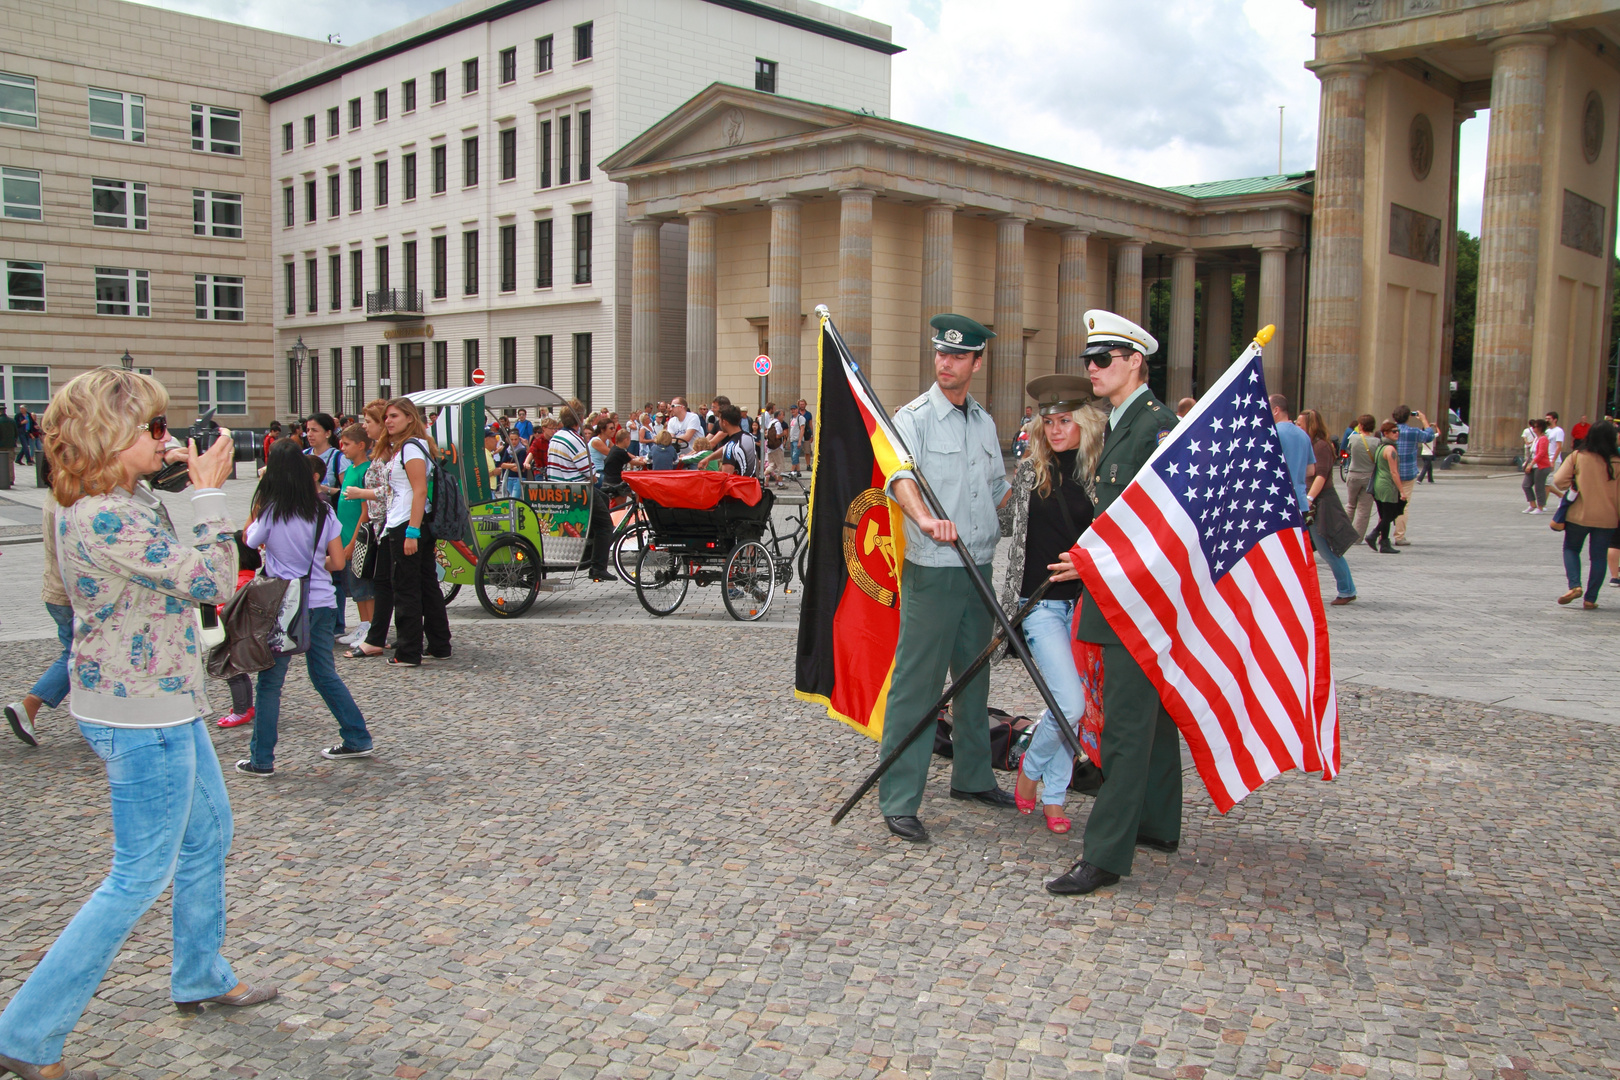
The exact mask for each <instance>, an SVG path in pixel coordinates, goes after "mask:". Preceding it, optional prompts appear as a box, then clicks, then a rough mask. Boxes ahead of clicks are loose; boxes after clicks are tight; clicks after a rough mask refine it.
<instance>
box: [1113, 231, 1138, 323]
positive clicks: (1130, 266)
mask: <svg viewBox="0 0 1620 1080" xmlns="http://www.w3.org/2000/svg"><path fill="white" fill-rule="evenodd" d="M1142 247H1143V244H1142V241H1140V240H1121V241H1120V242H1119V244H1118V245H1117V246H1116V247H1115V250H1114V314H1115V315H1123V316H1125V317H1126V318H1127V319H1129V320H1131V321H1132V322H1136V320H1138V319H1140V318H1141V317H1142ZM1139 325H1140V324H1139Z"/></svg>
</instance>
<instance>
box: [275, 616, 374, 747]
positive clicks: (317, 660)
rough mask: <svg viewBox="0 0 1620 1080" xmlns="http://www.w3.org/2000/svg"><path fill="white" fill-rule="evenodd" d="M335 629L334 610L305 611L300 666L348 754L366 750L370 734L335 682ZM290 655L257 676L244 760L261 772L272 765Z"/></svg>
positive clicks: (345, 689)
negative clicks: (304, 650) (255, 704)
mask: <svg viewBox="0 0 1620 1080" xmlns="http://www.w3.org/2000/svg"><path fill="white" fill-rule="evenodd" d="M336 625H337V608H329V607H327V608H311V609H310V611H309V638H310V641H311V643H312V644H311V645H310V647H309V652H307V653H305V654H304V664H305V667H307V668H308V670H309V682H310V685H311V686H313V687H315V692H316V693H317V694H320V695H321V700H322V701H324V702H326V707H327V708H328V709H330V710H331V712H332V715H333V716H334V717H335V718H336V719H337V722H338V733H339V734H340V735H342V736H343V745H344V746H347V747H349V748H350V749H351V750H370V749H371V732H369V731H367V730H366V718H365V717H363V716H361V715H360V706H358V705H356V704H355V703H354V696H353V695H352V694H350V693H349V688H348V687H347V686H344V685H343V680H342V679H340V678H338V673H337V663H336V662H335V661H334V660H333V659H332V628H333V627H334V626H336ZM292 659H293V658H292V657H291V656H290V655H282V656H277V657H276V662H275V664H273V665H272V666H270V667H268V668H265V669H264V670H263V671H261V672H259V685H258V711H257V712H255V713H254V714H253V742H252V744H251V745H250V748H249V750H248V759H249V760H250V761H252V762H253V764H255V765H257V766H259V767H261V768H269V767H271V766H274V765H275V763H276V724H277V722H278V721H280V719H281V684H282V683H283V682H285V681H286V679H287V667H288V665H289V664H291V663H292Z"/></svg>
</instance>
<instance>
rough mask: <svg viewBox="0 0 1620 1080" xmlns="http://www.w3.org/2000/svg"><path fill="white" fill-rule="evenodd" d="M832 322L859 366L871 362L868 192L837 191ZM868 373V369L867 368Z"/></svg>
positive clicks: (870, 237) (870, 265)
mask: <svg viewBox="0 0 1620 1080" xmlns="http://www.w3.org/2000/svg"><path fill="white" fill-rule="evenodd" d="M833 322H834V324H836V325H837V327H838V331H839V333H841V334H843V335H844V344H845V345H848V346H849V354H850V355H851V356H853V357H854V358H855V361H856V362H857V363H859V364H860V365H861V366H862V367H868V366H869V365H870V364H871V362H872V193H871V192H870V191H867V190H865V189H862V188H847V189H845V190H843V191H840V192H839V193H838V308H837V310H836V311H834V312H833ZM868 377H870V372H868Z"/></svg>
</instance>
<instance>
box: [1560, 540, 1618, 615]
mask: <svg viewBox="0 0 1620 1080" xmlns="http://www.w3.org/2000/svg"><path fill="white" fill-rule="evenodd" d="M1614 532H1615V531H1614V530H1613V529H1593V528H1590V527H1588V526H1586V525H1577V524H1575V523H1574V522H1572V521H1571V522H1566V523H1565V524H1564V576H1565V577H1566V578H1568V579H1569V587H1570V588H1572V589H1578V588H1580V587H1581V545H1582V544H1584V543H1586V538H1587V537H1591V538H1592V546H1591V547H1590V548H1589V549H1588V550H1587V553H1586V557H1587V558H1588V559H1589V560H1591V564H1592V565H1591V568H1590V569H1589V571H1588V572H1587V575H1586V593H1585V596H1586V602H1587V603H1588V604H1595V603H1597V598H1598V590H1599V589H1601V588H1603V576H1604V575H1605V574H1607V573H1608V572H1609V548H1610V547H1611V546H1612V544H1613V541H1614Z"/></svg>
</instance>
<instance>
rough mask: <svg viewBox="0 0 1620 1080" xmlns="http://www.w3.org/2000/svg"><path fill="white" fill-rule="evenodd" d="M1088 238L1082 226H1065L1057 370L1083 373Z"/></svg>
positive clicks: (1060, 265)
mask: <svg viewBox="0 0 1620 1080" xmlns="http://www.w3.org/2000/svg"><path fill="white" fill-rule="evenodd" d="M1086 239H1087V233H1086V232H1085V230H1083V229H1065V230H1064V231H1063V234H1062V236H1061V240H1062V245H1063V246H1062V253H1061V254H1060V255H1059V256H1058V336H1057V371H1058V372H1059V373H1060V374H1064V375H1084V374H1085V373H1086V366H1085V365H1084V364H1082V363H1081V362H1080V354H1081V353H1082V352H1084V351H1085V348H1086Z"/></svg>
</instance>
